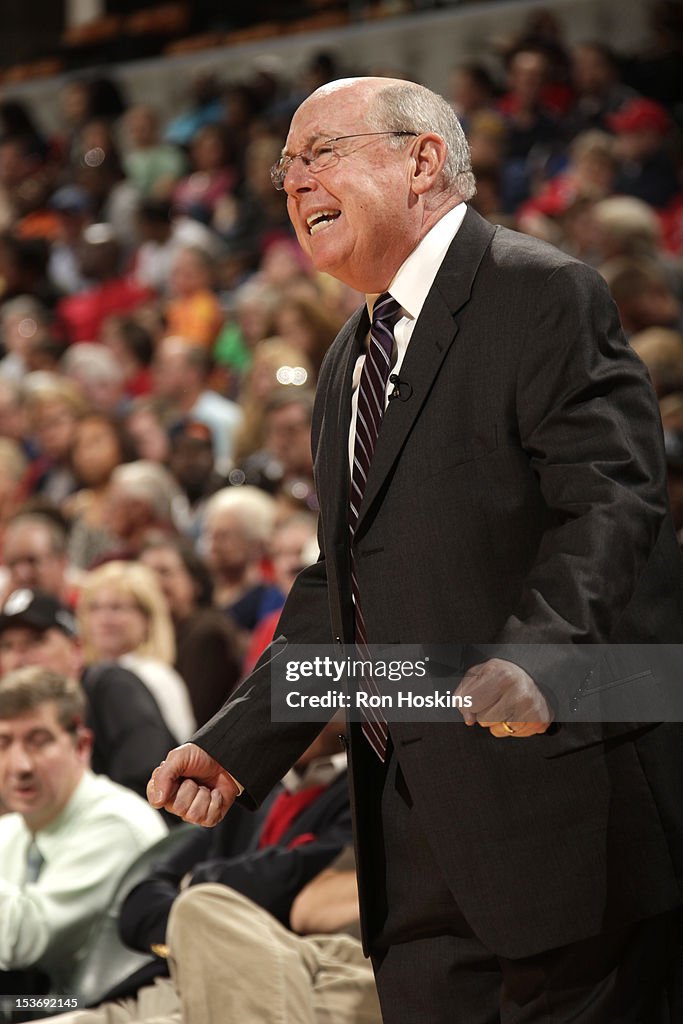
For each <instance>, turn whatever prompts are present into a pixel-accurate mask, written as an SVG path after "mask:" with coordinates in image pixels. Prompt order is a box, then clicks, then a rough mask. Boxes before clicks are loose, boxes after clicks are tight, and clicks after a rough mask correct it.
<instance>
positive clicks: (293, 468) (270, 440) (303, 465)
mask: <svg viewBox="0 0 683 1024" xmlns="http://www.w3.org/2000/svg"><path fill="white" fill-rule="evenodd" d="M265 447H266V448H267V449H268V451H269V452H271V453H272V454H273V455H274V456H275V458H276V459H279V461H280V462H281V463H282V465H283V466H284V467H285V471H286V472H288V473H303V474H308V473H310V472H311V471H312V468H313V456H312V454H311V418H310V413H309V411H308V409H307V408H305V407H304V406H302V405H299V404H298V403H297V402H296V401H293V402H291V403H290V404H289V405H285V406H283V407H282V408H281V409H272V410H271V411H270V412H269V413H268V414H267V416H266V425H265Z"/></svg>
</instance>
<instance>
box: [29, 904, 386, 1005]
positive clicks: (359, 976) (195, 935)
mask: <svg viewBox="0 0 683 1024" xmlns="http://www.w3.org/2000/svg"><path fill="white" fill-rule="evenodd" d="M166 938H167V942H168V945H169V946H170V948H171V951H172V956H171V959H170V966H171V974H172V977H173V981H170V980H169V979H167V978H158V979H157V980H156V981H155V983H154V985H150V986H147V987H145V988H142V989H140V991H139V992H138V994H137V997H136V998H135V999H126V1000H123V1001H122V1002H120V1003H103V1004H102V1006H98V1007H96V1008H95V1009H93V1010H78V1011H76V1012H74V1013H67V1014H62V1015H61V1016H59V1017H51V1018H49V1020H50V1021H52V1022H54V1024H259V1022H261V1021H262V1022H264V1024H266V1022H267V1024H381V1019H382V1018H381V1015H380V1009H379V1002H378V1000H377V992H376V989H375V981H374V977H373V974H372V969H371V967H370V964H369V962H368V961H367V960H366V959H365V958H364V957H363V953H362V950H361V947H360V943H359V942H357V941H356V939H353V938H351V937H350V936H348V935H309V936H305V937H301V936H298V935H294V934H293V933H292V932H290V931H288V930H287V929H286V928H283V927H282V925H281V924H280V923H279V922H278V921H276V920H275V918H274V917H271V915H270V914H269V913H267V911H265V910H263V909H262V908H261V907H259V906H257V905H256V904H255V903H252V902H251V900H248V899H246V897H244V896H242V895H240V893H238V892H235V891H234V890H233V889H229V888H228V887H227V886H224V885H197V886H191V887H190V888H189V889H186V890H185V891H184V892H182V893H181V894H180V895H179V896H178V898H177V899H176V901H175V903H174V904H173V908H172V910H171V915H170V917H169V922H168V933H167V936H166Z"/></svg>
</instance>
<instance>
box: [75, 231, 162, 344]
mask: <svg viewBox="0 0 683 1024" xmlns="http://www.w3.org/2000/svg"><path fill="white" fill-rule="evenodd" d="M79 257H80V262H79V270H80V273H81V274H82V275H83V276H84V277H85V278H87V279H88V280H90V281H91V282H92V285H91V287H90V288H88V289H87V290H86V291H84V292H81V293H79V294H77V295H70V296H68V297H67V298H65V299H62V300H61V302H60V303H59V305H58V307H57V317H58V320H59V322H60V323H61V325H62V329H63V331H64V334H65V337H66V339H67V341H68V342H69V343H72V342H78V341H95V340H96V338H97V337H98V335H99V332H100V328H101V327H102V324H103V322H104V321H105V320H106V318H107V317H108V316H111V315H112V313H125V312H128V311H130V310H132V309H135V308H136V307H137V306H140V305H142V303H143V302H147V301H149V300H150V299H151V298H153V295H154V293H153V292H152V291H151V290H150V289H149V288H146V287H144V286H142V285H140V284H138V283H137V282H136V281H134V280H133V279H132V278H131V277H128V276H126V275H124V274H123V273H122V272H121V249H120V246H119V244H118V242H117V240H116V236H115V235H114V231H113V229H112V227H111V226H110V225H109V224H106V223H100V224H90V225H89V227H87V228H86V229H85V230H84V232H83V241H82V243H81V248H80V253H79Z"/></svg>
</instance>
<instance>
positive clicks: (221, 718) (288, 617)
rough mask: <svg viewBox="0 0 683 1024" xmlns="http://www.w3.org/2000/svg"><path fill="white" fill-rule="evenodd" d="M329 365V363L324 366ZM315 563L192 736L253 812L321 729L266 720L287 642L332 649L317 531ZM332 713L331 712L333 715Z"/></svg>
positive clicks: (321, 402)
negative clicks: (265, 640)
mask: <svg viewBox="0 0 683 1024" xmlns="http://www.w3.org/2000/svg"><path fill="white" fill-rule="evenodd" d="M328 365H329V364H328ZM325 369H326V367H325V365H324V366H323V370H322V371H321V377H320V382H319V384H318V392H317V398H316V406H315V410H314V415H313V428H312V441H313V450H314V452H315V451H316V449H317V445H318V439H319V437H320V431H321V423H322V418H323V414H324V406H325V399H324V396H325V392H326V384H325V380H328V381H329V378H330V373H329V372H327V375H325ZM318 543H319V547H320V558H319V560H318V561H317V562H315V563H314V564H313V565H310V566H307V567H306V568H305V569H304V570H303V571H302V572H300V573H299V575H298V576H297V578H296V580H295V582H294V585H293V587H292V589H291V591H290V593H289V596H288V597H287V600H286V602H285V605H284V608H283V609H282V614H281V616H280V619H279V622H278V625H277V628H276V630H275V640H274V641H273V643H272V644H270V646H269V647H267V648H266V650H265V651H264V652H263V654H262V655H261V657H260V658H259V660H258V662H257V663H256V666H255V668H254V670H253V672H252V673H251V674H250V675H249V676H248V677H247V679H246V680H245V681H244V682H243V683H242V685H241V686H240V687H239V688H238V689H237V690H236V691H235V693H234V694H233V695H232V697H231V698H230V700H229V701H228V703H227V704H225V705H224V707H223V708H221V710H220V711H219V712H218V713H217V714H216V715H214V717H213V718H212V719H210V721H209V722H207V723H206V725H204V726H203V727H202V728H201V729H200V730H199V731H198V732H197V733H196V734H195V735H194V736H193V737H192V741H193V742H194V743H197V744H198V745H199V746H200V747H202V748H203V749H204V750H206V751H207V753H209V754H211V756H212V757H214V758H215V759H216V760H217V761H218V762H219V763H220V764H221V765H222V766H223V767H224V768H225V769H226V771H228V772H230V774H231V775H232V776H233V778H235V779H236V780H237V781H238V782H239V784H240V785H241V786H243V787H244V790H243V792H242V794H241V795H240V797H239V801H240V802H241V803H243V804H244V805H245V806H247V807H251V808H255V807H258V806H259V805H260V804H261V803H262V802H263V800H264V799H265V798H266V796H267V795H268V793H269V792H270V791H271V790H272V788H273V786H274V785H275V784H276V783H277V782H279V780H280V779H281V778H282V776H283V775H284V774H285V773H286V772H287V771H288V770H289V768H291V766H292V765H293V764H294V762H295V761H296V760H297V758H298V757H299V755H300V754H302V753H303V751H304V750H305V749H306V747H308V746H309V745H310V743H311V742H312V741H313V740H314V739H315V737H316V736H317V734H318V733H319V732H320V730H321V729H322V723H320V722H299V723H297V722H274V721H272V716H271V665H272V664H273V661H274V659H276V658H278V657H283V656H284V653H285V651H286V648H287V645H288V644H289V643H296V644H331V643H332V642H333V636H332V628H331V625H330V605H329V595H328V576H327V563H326V559H325V542H324V537H323V533H322V529H321V528H319V530H318ZM332 713H333V711H332V710H331V711H330V715H332Z"/></svg>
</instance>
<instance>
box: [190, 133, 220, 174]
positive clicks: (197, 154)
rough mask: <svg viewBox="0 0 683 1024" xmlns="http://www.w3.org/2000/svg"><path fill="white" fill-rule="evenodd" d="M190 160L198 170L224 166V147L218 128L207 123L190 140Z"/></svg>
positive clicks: (216, 168) (211, 169)
mask: <svg viewBox="0 0 683 1024" xmlns="http://www.w3.org/2000/svg"><path fill="white" fill-rule="evenodd" d="M191 153H192V162H193V164H194V166H195V169H196V170H198V171H215V170H218V169H219V168H220V167H224V166H225V164H226V162H227V160H226V149H225V145H224V141H223V135H222V132H221V131H220V129H216V128H215V127H214V126H212V125H207V126H206V127H205V128H202V129H200V131H198V132H197V134H196V135H195V137H194V139H193V140H192V146H191Z"/></svg>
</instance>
